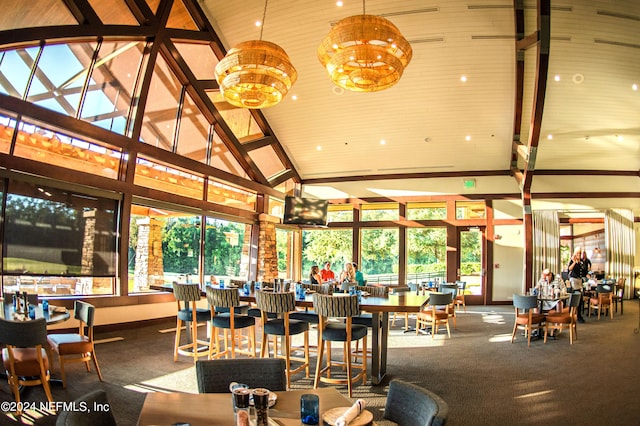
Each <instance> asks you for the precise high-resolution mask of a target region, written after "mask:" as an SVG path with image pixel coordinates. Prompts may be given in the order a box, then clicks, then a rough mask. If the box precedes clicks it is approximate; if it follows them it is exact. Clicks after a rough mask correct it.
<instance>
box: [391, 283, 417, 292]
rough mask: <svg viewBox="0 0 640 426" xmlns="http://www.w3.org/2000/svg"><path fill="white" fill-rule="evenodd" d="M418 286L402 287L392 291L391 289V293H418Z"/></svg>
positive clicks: (394, 288)
mask: <svg viewBox="0 0 640 426" xmlns="http://www.w3.org/2000/svg"><path fill="white" fill-rule="evenodd" d="M416 290H417V288H416V284H413V287H411V286H402V287H393V288H392V289H390V291H389V292H390V293H409V292H410V291H416Z"/></svg>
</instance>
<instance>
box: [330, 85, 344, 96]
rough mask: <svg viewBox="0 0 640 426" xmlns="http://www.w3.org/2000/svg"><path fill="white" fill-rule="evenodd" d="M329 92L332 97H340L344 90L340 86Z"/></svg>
mask: <svg viewBox="0 0 640 426" xmlns="http://www.w3.org/2000/svg"><path fill="white" fill-rule="evenodd" d="M331 91H332V92H333V94H334V95H342V94H343V93H344V89H343V88H342V87H340V86H333V89H331Z"/></svg>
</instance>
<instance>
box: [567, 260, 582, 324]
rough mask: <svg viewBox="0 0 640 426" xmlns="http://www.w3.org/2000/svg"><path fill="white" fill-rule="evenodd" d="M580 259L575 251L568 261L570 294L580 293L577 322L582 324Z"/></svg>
mask: <svg viewBox="0 0 640 426" xmlns="http://www.w3.org/2000/svg"><path fill="white" fill-rule="evenodd" d="M582 268H583V266H582V259H581V258H580V250H576V252H575V253H574V254H573V256H571V260H570V261H569V266H568V268H567V269H568V270H569V281H570V282H571V291H572V292H574V293H575V292H580V305H579V306H578V322H579V323H584V318H583V317H582V309H583V305H584V301H583V300H582Z"/></svg>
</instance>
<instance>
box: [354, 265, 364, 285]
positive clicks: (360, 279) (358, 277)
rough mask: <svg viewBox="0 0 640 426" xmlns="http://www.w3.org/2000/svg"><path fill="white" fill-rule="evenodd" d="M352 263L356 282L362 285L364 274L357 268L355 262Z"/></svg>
mask: <svg viewBox="0 0 640 426" xmlns="http://www.w3.org/2000/svg"><path fill="white" fill-rule="evenodd" d="M352 265H353V269H354V270H355V271H356V276H355V280H356V283H358V285H364V284H365V283H364V275H363V274H362V272H361V271H360V270H359V269H358V264H357V263H356V262H353V263H352Z"/></svg>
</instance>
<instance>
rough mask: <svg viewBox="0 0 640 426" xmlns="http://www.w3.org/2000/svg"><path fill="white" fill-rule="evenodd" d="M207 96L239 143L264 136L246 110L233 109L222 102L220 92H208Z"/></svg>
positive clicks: (225, 102)
mask: <svg viewBox="0 0 640 426" xmlns="http://www.w3.org/2000/svg"><path fill="white" fill-rule="evenodd" d="M207 95H208V96H209V98H210V99H211V102H213V104H214V106H215V107H216V109H217V110H218V111H219V112H220V115H221V116H222V118H223V119H224V122H225V123H226V124H227V126H228V127H229V128H230V129H231V131H232V132H233V134H234V135H235V137H236V138H238V140H239V141H240V142H251V141H253V140H256V139H260V138H261V137H263V136H264V133H262V130H261V129H260V127H259V126H258V123H257V122H256V120H254V118H253V115H251V112H250V111H249V110H248V109H244V108H237V107H234V106H233V105H231V104H230V103H228V102H227V101H225V100H224V98H223V97H222V95H221V94H220V91H209V92H207Z"/></svg>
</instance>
